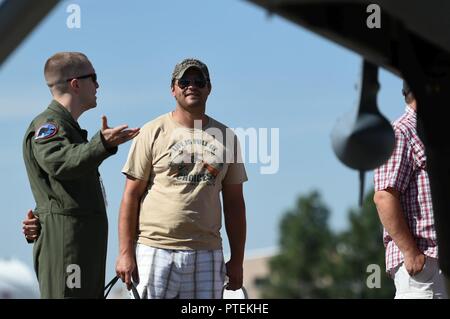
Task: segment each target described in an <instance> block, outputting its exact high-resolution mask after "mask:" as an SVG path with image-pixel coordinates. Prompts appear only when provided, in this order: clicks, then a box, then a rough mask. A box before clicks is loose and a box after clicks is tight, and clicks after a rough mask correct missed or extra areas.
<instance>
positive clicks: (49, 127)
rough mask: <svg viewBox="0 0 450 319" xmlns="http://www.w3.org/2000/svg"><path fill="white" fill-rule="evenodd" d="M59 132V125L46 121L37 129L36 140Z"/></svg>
mask: <svg viewBox="0 0 450 319" xmlns="http://www.w3.org/2000/svg"><path fill="white" fill-rule="evenodd" d="M57 132H58V125H56V124H55V123H45V124H43V125H41V126H39V128H38V129H37V130H36V134H35V135H34V139H35V140H44V139H47V138H50V137H52V136H54V135H55V134H56V133H57Z"/></svg>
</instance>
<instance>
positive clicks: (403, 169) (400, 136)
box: [374, 106, 438, 271]
mask: <svg viewBox="0 0 450 319" xmlns="http://www.w3.org/2000/svg"><path fill="white" fill-rule="evenodd" d="M416 122H417V117H416V112H415V111H414V110H413V109H412V108H411V107H409V106H407V107H406V112H405V114H403V115H402V116H401V117H400V118H399V119H398V120H397V121H395V122H394V123H393V127H394V131H395V141H396V143H395V148H394V151H393V153H392V155H391V158H390V159H389V160H388V161H387V162H386V163H384V164H383V165H382V166H380V167H379V168H377V169H376V170H375V172H374V173H375V174H374V181H375V191H380V190H385V189H387V188H388V187H392V188H394V189H395V190H397V191H398V192H400V204H401V207H402V209H403V212H404V213H405V215H406V216H407V219H408V225H409V229H410V231H411V233H412V235H413V237H414V239H415V241H416V243H417V247H418V248H419V250H420V251H422V252H423V253H424V254H425V255H427V256H429V257H434V258H437V255H438V251H437V241H436V231H435V229H434V218H433V207H432V204H431V190H430V183H429V180H428V174H427V171H426V157H425V147H424V145H423V143H422V141H421V140H420V139H419V136H418V135H417V130H416ZM383 242H384V246H385V247H386V270H387V271H390V270H392V269H393V268H395V267H396V266H397V265H399V264H400V263H401V262H403V254H402V253H401V252H400V249H399V248H398V247H397V245H396V244H395V243H394V241H393V240H392V238H391V237H390V236H389V234H388V233H387V231H386V229H384V231H383Z"/></svg>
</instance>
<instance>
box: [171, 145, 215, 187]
mask: <svg viewBox="0 0 450 319" xmlns="http://www.w3.org/2000/svg"><path fill="white" fill-rule="evenodd" d="M214 144H215V145H214ZM214 144H213V143H209V142H208V141H205V140H203V139H190V138H189V139H183V140H181V141H180V142H178V143H176V144H175V145H173V146H172V147H171V149H170V156H171V158H170V163H169V167H170V171H169V176H171V177H173V178H175V179H176V180H177V182H179V183H182V184H195V185H198V184H200V183H201V182H205V183H206V184H207V185H214V184H215V181H216V177H217V176H218V175H219V173H220V171H221V170H222V168H223V156H222V151H220V150H219V147H218V145H217V144H216V143H214ZM219 154H220V155H219Z"/></svg>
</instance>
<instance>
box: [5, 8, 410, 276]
mask: <svg viewBox="0 0 450 319" xmlns="http://www.w3.org/2000/svg"><path fill="white" fill-rule="evenodd" d="M71 3H75V4H78V5H79V6H80V8H81V28H80V29H69V28H68V27H67V26H66V19H67V17H68V16H69V13H67V12H66V8H67V6H68V5H69V4H71ZM58 51H81V52H84V53H86V54H87V56H88V57H89V58H90V60H91V62H92V63H93V65H94V67H95V69H96V71H97V74H98V77H99V84H100V88H99V91H98V94H97V96H98V100H97V101H98V106H97V108H96V109H94V110H90V111H89V112H87V113H85V114H83V115H82V117H81V118H80V121H79V122H80V125H81V126H82V127H84V128H86V129H87V130H88V131H89V132H90V136H93V135H94V134H95V132H96V131H97V130H98V129H99V128H100V125H101V119H100V117H101V115H102V114H106V115H107V116H108V120H109V123H110V125H114V126H115V125H119V124H123V123H127V124H128V125H129V126H130V127H135V126H142V125H143V124H144V123H146V122H147V121H149V120H151V119H153V118H155V117H157V116H159V115H160V114H162V113H165V112H169V111H170V110H172V109H173V108H174V105H175V104H174V100H173V98H172V96H171V94H170V87H169V84H170V79H171V73H172V70H173V67H174V65H175V64H176V63H177V62H178V61H180V60H182V59H183V58H185V57H197V58H199V59H201V60H202V61H204V62H205V63H206V64H207V65H208V67H209V70H210V74H211V81H212V86H213V89H212V93H211V95H210V97H209V100H208V104H207V114H209V115H210V116H212V117H214V118H216V119H217V120H219V121H220V122H222V123H224V124H226V125H228V126H229V127H232V128H244V129H246V128H256V129H259V128H266V129H269V130H270V129H271V128H279V135H280V144H279V145H280V155H279V156H280V166H279V171H278V172H277V173H276V174H272V175H262V174H261V173H260V168H261V166H263V165H262V164H261V163H259V164H258V163H256V164H247V165H246V167H247V173H248V176H249V181H248V182H247V183H246V184H245V186H244V191H245V199H246V205H247V221H248V240H247V249H248V251H249V252H250V251H253V250H257V249H264V248H267V247H273V246H276V245H277V240H278V235H279V234H278V224H279V220H280V218H281V216H282V215H283V213H284V212H286V210H288V209H289V208H291V207H293V205H294V203H295V199H296V197H297V195H299V194H304V193H306V192H308V191H310V190H313V189H318V190H319V191H320V192H321V194H322V195H323V198H324V200H325V202H326V203H327V204H328V206H329V208H330V209H331V211H332V215H331V220H330V223H331V226H332V228H333V229H334V230H336V231H340V230H343V229H345V227H346V226H347V215H346V214H347V211H348V209H349V208H350V207H352V206H356V204H357V199H358V174H357V172H355V171H352V170H350V169H348V168H346V167H345V166H343V165H342V164H341V163H340V162H339V161H338V160H337V158H336V157H335V156H334V153H333V151H332V148H331V140H330V132H331V131H332V129H333V127H334V124H335V123H336V121H337V119H338V118H339V117H340V116H341V115H342V114H344V113H346V112H347V111H348V110H350V109H351V108H353V107H355V105H356V102H357V91H356V88H355V85H356V83H358V81H359V72H360V65H361V58H360V57H359V56H358V55H356V54H354V53H352V52H350V51H348V50H346V49H344V48H342V47H340V46H337V45H335V44H333V43H331V42H329V41H327V40H325V39H323V38H320V37H318V36H316V35H314V34H313V33H311V32H309V31H307V30H305V29H302V28H300V27H299V26H297V25H295V24H293V23H290V22H288V21H286V20H284V19H282V18H279V17H276V16H271V17H269V16H268V15H267V13H266V12H265V11H264V10H263V9H261V8H259V7H256V6H254V5H252V4H250V3H248V2H245V1H233V0H191V1H189V2H185V1H181V0H171V1H163V0H153V1H146V0H132V1H127V4H126V5H125V2H122V1H107V0H97V1H88V0H78V1H62V2H61V4H60V5H59V6H58V7H56V8H55V9H54V11H52V12H51V13H50V14H49V15H48V16H47V18H46V19H45V20H44V21H43V22H42V23H41V24H40V25H39V26H38V27H37V28H36V29H35V30H34V32H33V33H32V34H31V35H30V36H29V37H28V38H27V39H26V41H24V42H23V43H22V45H21V46H20V47H19V48H18V49H17V50H16V51H15V52H14V54H13V55H12V56H11V57H10V58H9V59H8V60H7V61H6V62H5V63H4V64H3V65H2V67H1V69H0V123H1V125H0V129H1V134H2V149H1V157H0V160H1V165H0V167H1V170H2V177H3V180H4V182H3V183H1V185H0V192H1V194H2V202H3V209H2V210H3V212H2V226H1V231H0V258H8V257H16V258H18V259H20V260H22V261H24V262H25V263H26V264H28V265H29V266H30V267H31V265H32V257H31V255H32V246H31V245H27V244H26V242H25V240H24V239H23V236H22V235H21V221H22V219H23V217H24V216H25V213H26V211H27V209H28V208H32V207H34V200H33V197H32V194H31V190H30V187H29V184H28V180H27V177H26V172H25V167H24V164H23V160H22V149H21V147H22V138H23V134H24V132H25V130H26V128H27V126H28V124H29V122H30V121H31V120H32V118H33V117H34V116H35V115H37V114H38V113H39V112H40V111H41V110H43V109H44V108H46V106H47V105H48V103H49V102H50V100H51V96H50V93H49V91H48V89H47V87H46V85H45V83H44V79H43V66H44V63H45V61H46V59H47V58H48V57H49V56H51V55H52V54H54V53H55V52H58ZM380 84H381V90H380V94H379V97H378V104H379V107H380V110H381V111H382V113H383V114H384V115H385V116H386V117H387V118H388V119H389V120H393V119H395V118H396V117H398V116H400V115H401V114H402V113H403V110H404V103H403V100H402V96H401V91H400V90H401V80H400V79H399V78H398V77H396V76H394V75H392V74H391V73H389V72H387V71H383V70H382V71H381V72H380ZM129 147H130V143H128V144H125V145H124V146H122V147H121V148H120V150H119V152H118V154H117V155H116V156H114V157H111V158H109V159H108V160H106V161H105V162H104V163H103V164H102V166H101V168H100V172H101V174H102V177H103V180H104V182H105V186H106V192H107V196H108V202H109V209H108V215H109V226H110V230H109V250H108V270H107V274H108V277H110V276H112V275H113V273H114V261H115V258H116V256H117V250H118V247H117V217H118V207H119V203H120V199H121V195H122V191H123V187H124V177H123V176H122V174H121V173H120V170H121V168H122V166H123V164H124V162H125V160H126V156H127V153H128V149H129ZM371 185H372V174H368V176H367V178H366V190H367V189H369V188H370V187H371ZM380 242H381V234H380ZM224 250H225V252H228V251H229V249H228V243H227V241H226V240H224Z"/></svg>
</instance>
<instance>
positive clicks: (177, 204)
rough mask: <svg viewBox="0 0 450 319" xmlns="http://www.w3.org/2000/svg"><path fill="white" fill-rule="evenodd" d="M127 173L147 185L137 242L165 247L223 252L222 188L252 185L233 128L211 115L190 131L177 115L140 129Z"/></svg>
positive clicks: (163, 118) (132, 148) (160, 119)
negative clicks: (230, 185) (179, 121)
mask: <svg viewBox="0 0 450 319" xmlns="http://www.w3.org/2000/svg"><path fill="white" fill-rule="evenodd" d="M122 173H124V174H126V175H129V176H132V177H134V178H137V179H140V180H144V181H148V187H147V191H146V193H145V194H144V196H143V198H142V201H141V206H140V213H139V233H138V242H139V243H141V244H145V245H148V246H152V247H157V248H165V249H196V250H202V249H220V248H222V240H221V237H220V228H221V226H222V213H221V204H220V196H219V195H220V191H221V190H222V185H223V184H240V183H243V182H245V181H247V174H246V172H245V167H244V164H243V162H242V158H241V153H240V146H239V142H238V140H237V137H236V135H235V134H234V132H233V131H232V130H231V129H229V128H227V127H226V126H225V125H223V124H222V123H219V122H217V121H216V120H214V119H212V118H211V117H209V121H208V123H207V124H206V125H205V126H204V127H201V125H200V127H199V128H197V127H196V128H187V127H184V126H182V125H180V124H178V123H177V122H176V121H175V120H174V119H173V118H172V113H168V114H165V115H162V116H160V117H158V118H156V119H155V120H153V121H151V122H148V123H147V124H145V125H144V126H143V127H142V128H141V131H140V133H139V135H138V136H137V137H136V138H134V140H133V143H132V145H131V149H130V152H129V154H128V160H127V162H126V163H125V166H124V168H123V169H122Z"/></svg>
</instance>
